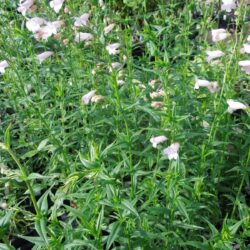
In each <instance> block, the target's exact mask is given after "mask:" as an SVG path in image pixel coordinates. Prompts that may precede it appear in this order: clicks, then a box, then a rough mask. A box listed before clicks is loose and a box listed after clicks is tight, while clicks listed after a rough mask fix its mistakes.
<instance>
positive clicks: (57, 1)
mask: <svg viewBox="0 0 250 250" xmlns="http://www.w3.org/2000/svg"><path fill="white" fill-rule="evenodd" d="M63 2H64V0H52V1H50V3H49V5H50V7H51V8H52V9H54V11H55V12H56V13H58V12H59V11H60V9H61V8H62V6H63Z"/></svg>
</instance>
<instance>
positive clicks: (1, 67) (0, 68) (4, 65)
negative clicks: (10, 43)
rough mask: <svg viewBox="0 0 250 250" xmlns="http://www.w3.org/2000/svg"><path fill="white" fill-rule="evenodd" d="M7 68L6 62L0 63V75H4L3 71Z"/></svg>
mask: <svg viewBox="0 0 250 250" xmlns="http://www.w3.org/2000/svg"><path fill="white" fill-rule="evenodd" d="M8 66H9V64H8V62H7V61H6V60H4V61H1V62H0V73H1V74H4V73H5V69H6V68H7V67H8Z"/></svg>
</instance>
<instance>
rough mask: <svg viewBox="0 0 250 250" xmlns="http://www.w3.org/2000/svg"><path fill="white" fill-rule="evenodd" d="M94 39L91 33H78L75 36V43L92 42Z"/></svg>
mask: <svg viewBox="0 0 250 250" xmlns="http://www.w3.org/2000/svg"><path fill="white" fill-rule="evenodd" d="M93 38H94V37H93V35H92V34H90V33H84V32H78V33H76V35H75V42H77V43H80V42H83V41H89V40H92V39H93Z"/></svg>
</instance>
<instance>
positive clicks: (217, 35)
mask: <svg viewBox="0 0 250 250" xmlns="http://www.w3.org/2000/svg"><path fill="white" fill-rule="evenodd" d="M211 33H212V41H213V42H219V41H222V40H225V39H226V38H228V37H229V34H228V33H227V31H226V30H225V29H215V30H212V32H211Z"/></svg>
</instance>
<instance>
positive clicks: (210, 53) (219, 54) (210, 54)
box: [206, 50, 225, 62]
mask: <svg viewBox="0 0 250 250" xmlns="http://www.w3.org/2000/svg"><path fill="white" fill-rule="evenodd" d="M206 54H207V61H208V62H211V61H212V60H213V59H217V58H220V57H222V56H224V55H225V54H224V53H223V52H222V51H220V50H214V51H206Z"/></svg>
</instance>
